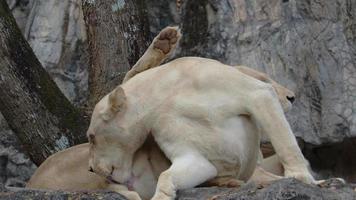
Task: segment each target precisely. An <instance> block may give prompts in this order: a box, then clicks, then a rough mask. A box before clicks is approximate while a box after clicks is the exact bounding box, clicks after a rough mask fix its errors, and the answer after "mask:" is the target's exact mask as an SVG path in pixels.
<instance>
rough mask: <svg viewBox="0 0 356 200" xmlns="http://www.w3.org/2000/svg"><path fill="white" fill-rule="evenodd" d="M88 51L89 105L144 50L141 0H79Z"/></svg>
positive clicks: (146, 31)
mask: <svg viewBox="0 0 356 200" xmlns="http://www.w3.org/2000/svg"><path fill="white" fill-rule="evenodd" d="M83 12H84V19H85V22H86V25H87V34H88V40H89V51H90V55H91V57H90V68H89V93H90V104H91V105H95V103H97V101H99V100H100V99H101V98H102V97H103V96H104V95H105V94H107V93H108V92H110V91H111V90H112V89H113V88H114V87H115V86H117V85H118V84H120V83H121V81H122V80H123V78H124V76H125V74H126V72H127V71H128V70H129V69H130V68H131V66H133V65H134V64H135V62H136V61H137V60H138V58H139V57H140V56H141V55H142V54H143V52H144V51H145V50H146V49H147V47H148V45H149V42H148V41H150V38H149V26H148V22H147V21H148V19H147V15H146V9H145V4H144V1H143V0H96V1H92V0H83Z"/></svg>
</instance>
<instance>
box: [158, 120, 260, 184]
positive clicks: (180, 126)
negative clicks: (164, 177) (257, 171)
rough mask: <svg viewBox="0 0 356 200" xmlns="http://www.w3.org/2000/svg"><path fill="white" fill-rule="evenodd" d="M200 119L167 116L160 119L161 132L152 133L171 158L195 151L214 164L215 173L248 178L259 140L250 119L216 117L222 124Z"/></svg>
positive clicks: (253, 164)
mask: <svg viewBox="0 0 356 200" xmlns="http://www.w3.org/2000/svg"><path fill="white" fill-rule="evenodd" d="M199 119H200V121H198V120H197V121H195V120H192V119H184V118H179V117H174V118H168V117H166V118H165V120H163V119H162V120H160V122H161V123H160V130H162V131H159V132H157V133H154V135H155V138H156V141H157V143H158V144H159V146H160V147H161V148H162V150H163V151H164V152H165V154H166V155H167V157H168V158H169V159H174V158H175V157H177V156H180V155H182V154H187V153H189V152H190V151H198V152H199V153H200V154H201V155H203V156H204V157H205V158H206V159H208V160H209V161H210V162H211V163H212V164H213V165H214V166H215V167H216V169H217V170H218V176H233V177H237V178H240V179H242V180H246V179H248V178H249V177H250V176H251V175H252V173H253V171H254V168H255V165H256V161H257V157H258V150H259V141H260V135H259V132H258V130H257V128H256V127H255V125H254V124H253V122H252V121H251V120H250V118H248V117H245V116H235V117H230V118H227V119H224V120H219V121H221V123H216V122H208V121H202V120H201V119H202V118H199ZM163 124H167V126H162V125H163ZM188 138H189V139H188Z"/></svg>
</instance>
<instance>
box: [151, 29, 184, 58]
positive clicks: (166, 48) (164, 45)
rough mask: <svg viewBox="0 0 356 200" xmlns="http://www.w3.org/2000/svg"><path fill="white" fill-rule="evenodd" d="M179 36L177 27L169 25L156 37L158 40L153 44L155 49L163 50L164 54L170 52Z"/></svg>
mask: <svg viewBox="0 0 356 200" xmlns="http://www.w3.org/2000/svg"><path fill="white" fill-rule="evenodd" d="M179 38H180V33H179V29H178V28H177V27H167V28H165V29H163V30H162V31H161V32H160V33H159V35H158V36H157V37H156V41H155V42H154V45H153V46H154V48H155V49H159V50H161V51H162V52H163V53H164V54H168V53H169V52H170V51H171V50H172V47H173V45H174V44H176V43H177V41H178V40H179Z"/></svg>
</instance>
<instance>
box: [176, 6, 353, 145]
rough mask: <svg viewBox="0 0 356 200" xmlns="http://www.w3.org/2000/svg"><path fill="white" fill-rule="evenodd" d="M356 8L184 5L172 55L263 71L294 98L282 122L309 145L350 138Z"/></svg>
mask: <svg viewBox="0 0 356 200" xmlns="http://www.w3.org/2000/svg"><path fill="white" fill-rule="evenodd" d="M355 13H356V3H355V1H348V0H325V1H317V0H298V1H297V0H285V1H281V0H259V1H246V0H222V1H214V0H209V1H208V0H206V1H199V2H197V1H187V2H186V4H185V8H184V10H183V15H182V16H183V18H182V25H183V34H184V37H183V39H182V49H181V52H180V53H179V56H182V55H199V56H203V57H210V58H215V59H218V60H220V61H221V62H224V63H227V64H231V65H247V66H250V67H252V68H255V69H258V70H262V71H264V72H267V73H268V74H269V75H270V76H271V77H272V78H274V79H275V80H277V81H278V82H280V83H282V84H283V85H286V86H287V87H288V88H290V89H292V90H294V91H295V92H296V95H297V100H296V103H295V104H294V107H293V109H292V110H291V111H290V112H289V113H288V119H289V122H290V124H291V126H292V128H293V130H294V133H295V135H296V136H299V137H301V138H303V140H304V141H306V142H308V143H312V144H323V143H330V142H331V143H333V142H340V141H342V140H343V139H344V138H348V137H355V136H356V96H355V94H356V51H355V42H356V39H355V38H356V16H355Z"/></svg>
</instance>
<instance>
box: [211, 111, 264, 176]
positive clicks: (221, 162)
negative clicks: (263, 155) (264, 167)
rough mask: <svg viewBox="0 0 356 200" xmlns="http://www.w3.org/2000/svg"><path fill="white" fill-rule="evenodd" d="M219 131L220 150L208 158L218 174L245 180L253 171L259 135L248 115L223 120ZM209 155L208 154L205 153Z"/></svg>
mask: <svg viewBox="0 0 356 200" xmlns="http://www.w3.org/2000/svg"><path fill="white" fill-rule="evenodd" d="M219 130H220V131H221V133H220V134H221V140H220V144H219V146H220V151H218V152H214V151H212V153H217V154H215V155H211V156H213V157H214V158H209V159H210V160H211V162H212V163H213V164H214V165H215V167H216V168H217V170H218V176H234V177H237V178H239V179H241V180H247V179H248V178H249V177H250V176H251V175H252V173H253V171H254V169H255V166H256V162H257V157H258V150H259V141H260V135H259V133H258V130H257V128H256V126H254V124H253V123H252V121H251V120H250V119H249V118H248V117H244V116H236V117H232V118H229V119H227V120H225V121H224V122H223V123H222V124H221V125H220V127H219ZM207 156H208V157H210V156H209V155H207Z"/></svg>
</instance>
